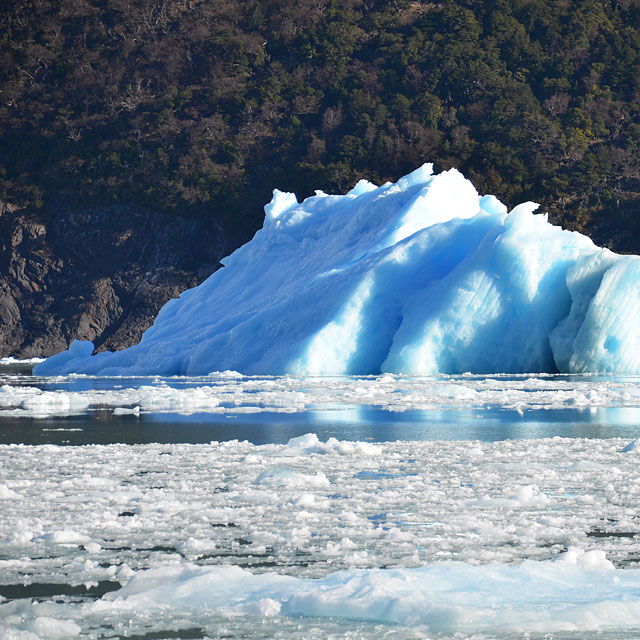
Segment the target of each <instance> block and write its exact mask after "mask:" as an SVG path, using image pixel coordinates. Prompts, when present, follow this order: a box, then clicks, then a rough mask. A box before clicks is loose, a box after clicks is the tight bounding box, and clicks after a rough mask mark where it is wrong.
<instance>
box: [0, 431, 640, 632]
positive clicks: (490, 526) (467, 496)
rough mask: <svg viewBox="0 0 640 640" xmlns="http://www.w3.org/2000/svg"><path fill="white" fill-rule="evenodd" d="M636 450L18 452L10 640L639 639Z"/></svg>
mask: <svg viewBox="0 0 640 640" xmlns="http://www.w3.org/2000/svg"><path fill="white" fill-rule="evenodd" d="M627 444H628V441H624V440H620V439H608V440H585V439H562V438H552V439H545V440H530V441H522V440H520V441H502V442H495V443H488V442H475V441H473V442H455V443H451V442H390V443H376V444H375V445H374V444H371V443H367V442H359V443H358V442H339V441H337V440H335V439H333V440H330V441H327V442H322V441H320V439H319V438H318V437H317V436H316V435H314V434H308V435H306V436H302V437H299V438H294V439H292V440H291V441H290V442H289V443H288V444H287V445H264V446H255V445H251V444H249V443H247V442H238V441H231V442H224V443H216V442H214V443H211V444H209V445H186V444H176V445H130V446H127V445H109V446H96V445H91V446H82V447H58V446H53V445H45V446H23V445H20V446H17V445H12V446H0V503H1V504H0V507H1V510H2V518H0V575H2V580H1V581H0V583H2V584H5V585H7V584H8V585H29V584H32V585H33V588H34V589H35V590H36V591H37V588H38V585H39V584H43V583H45V584H51V583H59V584H60V585H62V587H61V592H62V593H64V587H65V586H66V587H71V586H72V585H78V586H80V588H81V589H80V590H81V592H82V590H83V589H85V587H86V589H88V590H91V589H93V588H98V587H96V586H95V585H112V587H113V588H114V589H118V587H119V586H120V585H123V588H120V589H119V590H116V591H113V592H112V593H109V594H106V595H105V596H103V597H102V598H99V599H95V598H90V597H85V598H82V597H80V596H78V595H76V596H73V597H72V596H70V595H68V596H64V595H63V596H61V597H59V598H57V599H55V600H54V599H43V598H40V603H37V602H35V601H32V600H29V599H18V600H14V601H7V602H4V603H0V635H1V636H2V637H7V638H13V637H22V638H34V637H41V638H54V637H59V638H63V637H73V636H74V634H75V633H78V634H81V635H83V636H87V637H95V638H97V637H114V636H115V637H118V636H119V637H124V636H125V635H136V634H137V635H143V634H145V633H151V632H160V631H162V630H171V629H193V628H194V627H195V628H196V629H201V630H202V632H201V633H202V636H205V635H207V636H208V637H221V636H223V635H231V636H237V637H255V638H258V637H281V638H310V637H318V638H329V637H336V638H338V637H345V636H344V634H345V633H350V634H351V636H349V637H367V638H373V637H380V638H382V637H396V638H417V637H421V638H442V637H454V635H455V634H459V635H457V636H455V637H457V638H465V637H471V636H470V635H469V634H477V635H475V636H473V637H475V638H503V637H504V638H506V637H519V638H522V637H523V636H522V633H524V632H527V633H533V634H534V635H533V636H530V637H540V638H542V637H553V638H554V639H555V638H560V637H563V638H564V637H567V638H573V639H575V640H577V639H578V638H579V639H580V640H582V639H583V638H587V637H589V638H596V637H598V638H608V639H610V640H612V639H614V638H615V639H619V638H622V637H625V638H633V637H637V635H635V636H634V634H637V633H638V632H639V630H640V569H639V568H638V563H639V558H640V525H639V524H638V518H637V504H638V498H639V492H640V482H638V480H639V479H640V476H639V473H638V455H637V450H633V448H631V450H628V451H625V446H626V445H627ZM36 473H37V475H36ZM265 478H267V479H268V478H279V479H280V480H281V481H277V482H270V481H265ZM83 585H84V586H83ZM0 593H2V587H0ZM87 594H90V591H87ZM298 616H303V618H299V617H298ZM390 625H391V626H390ZM394 625H395V626H394ZM397 625H400V626H397ZM536 633H538V634H541V635H539V636H536V635H535V634H536ZM563 633H564V634H567V635H561V634H563ZM28 634H32V635H28ZM56 634H57V635H56ZM109 634H111V636H109ZM341 634H342V635H341ZM439 634H440V635H439ZM447 634H449V635H447ZM513 634H516V635H513ZM544 634H553V635H552V636H544ZM558 634H560V635H558ZM600 634H602V635H600ZM167 635H168V634H167ZM160 637H162V636H161V635H160Z"/></svg>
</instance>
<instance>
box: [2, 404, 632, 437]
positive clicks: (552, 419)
mask: <svg viewBox="0 0 640 640" xmlns="http://www.w3.org/2000/svg"><path fill="white" fill-rule="evenodd" d="M309 432H314V433H316V434H317V435H318V437H319V438H320V439H321V440H326V439H328V438H330V437H334V438H337V439H339V440H353V441H355V440H360V441H365V440H366V441H370V442H390V441H396V440H483V441H490V442H493V441H498V440H509V439H515V440H520V439H535V438H551V437H553V436H560V437H563V438H614V437H620V438H629V439H633V438H636V437H638V436H640V408H633V407H619V408H616V407H609V408H602V409H597V410H596V411H581V410H566V409H564V410H537V411H527V412H524V414H523V415H519V414H518V413H517V412H515V411H507V410H504V409H485V410H482V411H478V410H473V411H467V410H439V409H432V410H428V411H405V412H403V413H397V412H389V411H383V410H380V409H375V408H371V407H366V408H355V407H354V408H349V409H343V410H335V411H331V410H329V411H327V410H323V411H308V412H301V413H295V414H274V413H260V414H255V415H248V416H247V415H233V414H232V413H231V414H229V415H215V414H213V415H212V414H192V415H176V414H148V415H145V414H143V415H141V416H139V417H137V416H128V415H127V416H116V415H114V414H113V413H112V412H111V411H106V410H105V411H95V412H93V413H91V414H89V415H84V416H72V417H65V418H49V419H30V418H20V419H8V418H4V419H2V420H0V444H63V445H82V444H111V443H123V444H147V443H151V442H159V443H179V442H182V443H192V444H197V443H208V442H211V441H212V440H216V441H225V440H247V441H248V442H251V443H253V444H269V443H276V444H284V443H286V442H287V441H288V440H289V439H290V438H293V437H296V436H300V435H303V434H305V433H309Z"/></svg>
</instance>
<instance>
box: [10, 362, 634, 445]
mask: <svg viewBox="0 0 640 640" xmlns="http://www.w3.org/2000/svg"><path fill="white" fill-rule="evenodd" d="M573 379H574V380H580V381H581V383H582V384H585V382H584V381H585V380H587V384H588V385H590V384H593V386H594V389H595V388H596V386H597V385H598V384H602V381H603V378H601V377H592V378H586V379H585V378H580V379H579V378H577V377H576V378H573ZM150 380H151V379H150V378H126V379H122V378H120V379H118V378H99V377H87V378H84V377H81V378H74V377H64V378H52V379H47V378H36V377H34V376H31V375H30V367H28V366H24V365H11V366H8V367H7V366H5V367H3V368H2V369H1V370H0V385H3V384H4V385H10V386H11V387H17V388H20V387H35V388H38V389H41V390H44V391H53V392H80V393H83V392H85V393H86V392H88V393H92V392H101V391H114V390H116V389H117V390H123V391H124V392H125V393H126V391H127V390H128V389H135V388H136V387H139V386H141V385H149V384H150ZM543 380H544V383H545V384H546V385H547V386H548V385H549V384H553V383H554V382H557V383H558V384H564V383H566V381H567V380H572V378H570V377H567V376H556V377H555V378H550V377H548V376H547V377H546V378H544V379H543ZM605 380H606V382H605V384H613V383H615V382H619V381H622V382H623V383H624V384H626V385H633V386H634V387H637V388H640V380H638V381H635V380H634V379H631V378H629V377H617V378H606V379H605ZM514 381H516V382H518V381H520V382H521V381H522V377H520V378H517V377H514V378H510V377H504V379H503V382H504V385H505V386H506V387H508V386H509V385H510V384H512V383H513V382H514ZM153 382H154V383H156V384H157V383H158V379H154V380H153ZM160 383H161V384H165V385H168V386H170V387H171V388H176V389H181V388H182V389H184V388H187V389H188V388H194V389H197V388H198V387H204V386H209V385H211V381H209V382H206V381H203V380H202V379H188V378H167V379H163V380H162V381H161V382H160ZM474 383H475V384H476V385H480V384H481V383H482V380H480V382H478V379H477V378H475V379H474ZM533 391H535V387H534V388H533V389H532V392H533ZM249 396H250V394H249ZM639 404H640V403H639ZM309 432H313V433H316V434H317V435H318V437H319V438H320V439H321V440H326V439H328V438H330V437H335V438H337V439H340V440H352V441H356V440H361V441H370V442H390V441H398V440H402V441H406V440H409V441H412V440H414V441H428V440H443V441H456V440H481V441H499V440H507V439H536V438H550V437H553V436H561V437H569V438H578V437H583V438H611V437H622V438H629V439H633V438H635V437H638V436H639V435H640V406H604V407H602V406H601V407H589V408H571V407H564V408H560V409H559V408H544V409H527V410H525V411H516V410H513V409H507V408H504V407H493V406H491V405H490V404H489V405H487V406H482V407H480V408H477V407H476V408H466V406H465V404H464V403H461V405H460V406H457V407H448V408H438V407H435V408H431V409H428V410H417V409H409V410H406V411H389V410H386V409H384V408H378V407H375V406H371V405H362V406H358V405H355V404H345V403H344V402H336V403H335V405H334V406H331V405H328V406H327V405H326V404H325V405H323V406H322V407H321V408H316V407H313V406H311V407H307V408H304V409H303V410H299V411H296V412H294V413H277V412H272V411H268V410H267V411H262V412H259V413H249V414H246V413H242V412H238V411H234V409H233V407H230V408H229V409H228V410H226V411H225V412H223V413H204V412H199V413H198V412H196V413H191V414H188V415H181V414H179V413H175V412H172V413H164V412H152V411H142V412H141V414H140V415H117V414H116V413H114V411H113V409H112V408H101V407H99V406H98V407H92V408H90V409H88V410H86V411H84V412H83V413H82V414H81V415H65V416H56V417H45V418H42V417H40V418H34V417H19V418H16V417H11V416H7V415H5V416H0V444H34V445H35V444H57V445H84V444H112V443H123V444H147V443H192V444H196V443H209V442H211V441H227V440H241V441H242V440H247V441H248V442H250V443H252V444H268V443H274V444H283V443H286V442H287V441H288V440H289V439H290V438H293V437H296V436H300V435H303V434H305V433H309Z"/></svg>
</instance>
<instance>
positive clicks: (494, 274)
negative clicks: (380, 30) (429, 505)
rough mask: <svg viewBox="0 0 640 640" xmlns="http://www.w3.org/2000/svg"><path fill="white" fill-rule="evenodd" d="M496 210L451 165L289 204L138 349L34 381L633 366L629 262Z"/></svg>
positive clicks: (633, 278) (78, 351) (538, 220)
mask: <svg viewBox="0 0 640 640" xmlns="http://www.w3.org/2000/svg"><path fill="white" fill-rule="evenodd" d="M536 208H537V205H536V204H534V203H531V202H525V203H523V204H520V205H518V206H516V207H515V208H513V209H512V210H511V212H509V213H507V207H506V206H505V205H504V204H503V203H501V202H500V201H499V200H498V199H497V198H495V197H494V196H490V195H489V196H483V197H480V196H479V195H478V193H477V191H476V189H475V188H474V186H473V185H472V184H471V182H469V181H468V180H466V179H465V178H464V177H463V176H462V175H461V174H460V173H459V172H458V171H456V170H454V169H452V170H450V171H445V172H443V173H440V174H437V175H434V174H433V172H432V165H430V164H425V165H423V166H422V167H420V168H419V169H417V170H416V171H414V172H413V173H410V174H409V175H407V176H405V177H403V178H401V179H400V180H398V182H397V183H395V184H390V183H387V184H384V185H382V186H380V187H376V186H375V185H373V184H371V183H369V182H367V181H364V180H363V181H360V182H359V183H358V184H357V185H356V186H355V187H354V188H353V189H352V190H351V191H349V192H348V193H347V194H346V195H342V196H336V195H327V194H325V193H322V192H317V193H316V195H315V196H312V197H310V198H307V199H306V200H304V201H303V202H302V203H298V202H297V200H296V197H295V196H294V195H293V194H291V193H282V192H280V191H277V190H275V191H274V195H273V200H272V201H271V202H270V203H269V204H268V205H267V206H266V207H265V214H266V215H265V222H264V226H263V228H262V229H261V230H259V231H258V232H257V233H256V235H255V237H254V238H253V240H251V241H250V242H248V243H247V244H246V245H244V246H242V247H241V248H239V249H238V250H237V251H235V252H234V253H233V254H232V255H230V256H229V257H227V258H225V259H224V261H223V263H224V265H225V268H223V269H220V270H219V271H217V272H216V273H214V274H213V275H212V276H211V277H210V278H209V279H208V280H206V281H205V282H204V283H202V284H201V285H200V286H198V287H195V288H194V289H191V290H189V291H187V292H185V293H183V294H182V295H181V296H180V298H178V299H176V300H171V301H170V302H168V303H167V304H166V305H165V306H164V307H163V309H162V310H161V311H160V313H159V315H158V317H157V319H156V321H155V324H154V325H153V326H152V327H151V328H150V329H149V330H148V331H147V332H146V333H145V334H144V336H143V338H142V340H141V342H140V343H139V344H138V345H135V346H133V347H130V348H129V349H125V350H123V351H120V352H115V353H101V354H98V355H95V356H92V355H91V352H92V350H93V345H92V344H91V343H88V342H86V343H84V342H76V343H74V344H72V345H71V348H70V349H69V350H68V351H65V352H63V353H60V354H57V355H55V356H53V357H51V358H49V359H47V360H46V361H45V362H43V363H41V364H39V365H37V366H36V368H35V373H36V374H45V375H49V374H66V373H72V372H77V373H86V374H100V375H141V374H146V375H156V374H162V375H202V374H207V373H210V372H212V371H223V370H235V371H238V372H241V373H244V374H283V373H289V374H294V375H343V374H379V373H381V372H391V373H401V374H435V373H446V374H456V373H464V372H471V373H496V372H502V373H523V372H558V371H559V372H566V373H589V372H594V373H640V332H638V331H637V320H638V317H640V257H638V256H621V255H616V254H614V253H612V252H610V251H608V250H607V249H601V248H599V247H597V246H595V245H594V244H593V242H592V241H591V240H590V239H589V238H587V237H585V236H583V235H581V234H579V233H577V232H570V231H566V230H563V229H561V228H559V227H556V226H553V225H551V224H549V223H548V221H547V217H546V215H536V214H535V213H534V211H535V210H536Z"/></svg>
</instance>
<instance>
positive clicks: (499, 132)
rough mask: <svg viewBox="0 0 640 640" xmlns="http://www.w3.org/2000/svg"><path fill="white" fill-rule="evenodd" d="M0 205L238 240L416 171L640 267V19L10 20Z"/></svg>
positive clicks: (0, 54)
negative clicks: (285, 206)
mask: <svg viewBox="0 0 640 640" xmlns="http://www.w3.org/2000/svg"><path fill="white" fill-rule="evenodd" d="M0 12H1V15H0V39H1V41H2V44H1V47H0V98H1V99H0V148H1V149H2V153H0V200H1V201H2V203H3V206H4V208H5V210H8V208H13V207H18V208H27V209H28V210H31V211H33V212H36V211H37V212H38V215H39V216H40V217H41V218H42V219H43V220H45V221H46V219H47V216H51V215H52V213H51V212H52V211H55V210H56V208H59V207H81V206H91V205H94V204H96V203H98V204H102V205H105V204H110V203H113V204H121V205H124V204H126V205H131V206H135V207H139V208H142V209H145V210H149V211H159V212H160V211H162V212H164V213H166V212H170V213H171V215H177V216H181V217H198V218H201V217H211V218H212V220H213V219H215V222H216V224H219V225H220V226H221V227H222V228H225V229H232V230H233V231H234V233H236V234H237V236H238V238H239V239H246V237H247V236H248V234H250V233H251V232H252V231H253V230H255V229H256V228H257V226H259V225H260V224H261V220H262V205H263V204H264V202H266V201H267V200H269V198H270V191H271V189H272V188H273V187H278V188H281V189H284V190H291V191H294V192H296V194H297V195H298V196H299V197H304V196H307V195H309V194H310V193H312V192H313V190H314V189H323V190H325V191H328V192H342V191H344V190H346V189H348V188H349V187H350V186H352V185H353V184H354V183H355V182H356V181H357V179H358V178H360V177H367V178H368V179H370V180H373V181H376V182H378V183H381V182H384V181H386V180H395V179H397V178H398V177H399V176H401V175H402V174H404V173H406V172H408V171H410V170H412V169H414V168H415V167H416V166H418V165H419V164H421V163H422V162H425V161H432V162H434V163H435V166H436V169H437V170H441V169H446V168H449V167H452V166H453V167H457V168H459V169H460V170H461V171H463V172H464V173H465V175H467V177H469V178H470V179H471V180H472V181H473V182H474V184H475V185H476V187H477V188H478V189H479V190H480V191H482V192H485V193H494V194H496V195H498V196H499V197H500V198H501V199H502V200H504V201H505V202H506V203H507V204H509V205H514V204H516V203H517V202H518V201H522V200H525V199H532V200H536V201H538V202H540V203H542V205H543V207H544V208H545V209H547V210H548V211H550V213H551V217H552V219H553V220H555V221H556V222H561V223H563V224H565V225H566V226H569V227H571V228H577V229H581V230H585V231H587V232H590V233H591V234H592V235H593V236H594V238H595V239H596V240H598V241H600V242H602V243H604V244H608V245H609V246H613V247H615V248H617V249H618V250H622V251H634V252H638V251H640V223H639V221H638V220H639V219H640V211H639V209H640V164H639V157H640V155H639V154H640V118H639V116H640V0H617V1H616V0H610V1H606V0H605V1H603V0H599V1H596V0H509V1H506V0H494V1H492V2H486V1H481V0H444V1H442V2H420V1H410V0H391V1H389V0H384V1H383V0H287V1H284V0H264V1H258V0H5V1H4V2H3V3H2V8H1V9H0Z"/></svg>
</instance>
